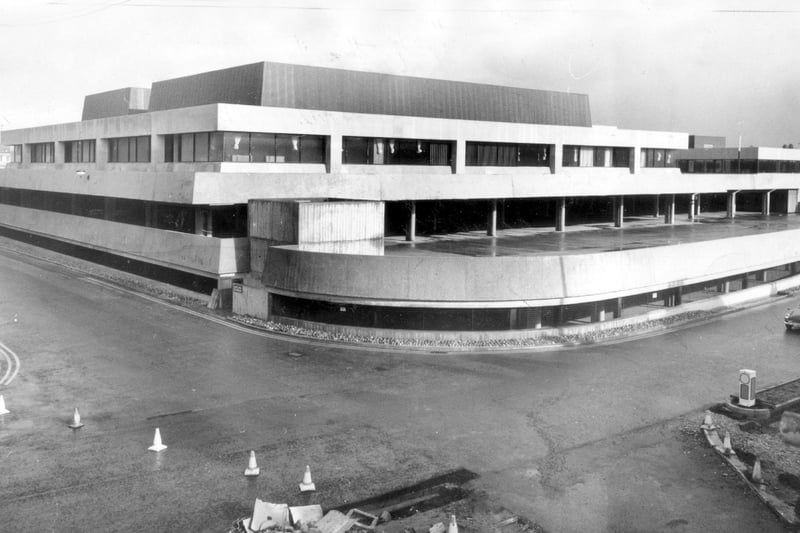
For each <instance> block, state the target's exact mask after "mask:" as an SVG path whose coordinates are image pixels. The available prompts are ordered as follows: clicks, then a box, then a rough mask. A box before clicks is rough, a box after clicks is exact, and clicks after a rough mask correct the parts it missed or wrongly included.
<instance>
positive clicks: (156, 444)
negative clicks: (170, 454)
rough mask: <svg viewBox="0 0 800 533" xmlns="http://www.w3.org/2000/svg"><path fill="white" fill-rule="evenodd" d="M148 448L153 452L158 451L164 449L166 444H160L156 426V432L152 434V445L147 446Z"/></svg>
mask: <svg viewBox="0 0 800 533" xmlns="http://www.w3.org/2000/svg"><path fill="white" fill-rule="evenodd" d="M147 449H148V450H151V451H154V452H160V451H161V450H166V449H167V446H166V444H161V432H160V431H159V430H158V428H156V434H155V435H153V445H152V446H150V447H149V448H147Z"/></svg>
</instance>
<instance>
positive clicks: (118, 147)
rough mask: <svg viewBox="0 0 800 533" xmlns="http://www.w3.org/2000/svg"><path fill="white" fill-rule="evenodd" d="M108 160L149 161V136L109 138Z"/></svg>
mask: <svg viewBox="0 0 800 533" xmlns="http://www.w3.org/2000/svg"><path fill="white" fill-rule="evenodd" d="M108 161H109V162H110V163H149V162H150V136H149V135H141V136H138V137H117V138H114V139H109V140H108Z"/></svg>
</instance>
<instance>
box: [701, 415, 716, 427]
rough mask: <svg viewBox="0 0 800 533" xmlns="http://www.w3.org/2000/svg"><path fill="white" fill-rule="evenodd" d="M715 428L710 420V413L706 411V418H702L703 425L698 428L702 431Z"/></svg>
mask: <svg viewBox="0 0 800 533" xmlns="http://www.w3.org/2000/svg"><path fill="white" fill-rule="evenodd" d="M715 427H716V426H715V425H714V421H713V420H712V419H711V411H706V416H705V418H703V425H702V426H700V428H702V429H706V430H709V431H710V430H712V429H714V428H715Z"/></svg>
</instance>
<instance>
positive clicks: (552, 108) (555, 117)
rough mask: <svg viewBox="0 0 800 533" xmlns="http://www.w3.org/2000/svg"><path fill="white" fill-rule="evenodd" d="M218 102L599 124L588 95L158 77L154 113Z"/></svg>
mask: <svg viewBox="0 0 800 533" xmlns="http://www.w3.org/2000/svg"><path fill="white" fill-rule="evenodd" d="M211 103H229V104H245V105H262V106H271V107H289V108H296V109H318V110H326V111H342V112H350V113H373V114H383V115H401V116H417V117H433V118H450V119H463V120H485V121H495V122H516V123H530V124H558V125H565V126H591V125H592V121H591V113H590V109H589V98H588V96H586V95H584V94H572V93H564V92H556V91H544V90H537V89H523V88H517V87H502V86H498V85H487V84H480V83H468V82H460V81H446V80H435V79H427V78H415V77H408V76H396V75H391V74H378V73H373V72H359V71H353V70H342V69H332V68H324V67H309V66H303V65H290V64H285V63H270V62H265V63H253V64H250V65H244V66H240V67H233V68H228V69H223V70H216V71H212V72H206V73H203V74H196V75H193V76H186V77H183V78H176V79H173V80H166V81H160V82H156V83H154V84H153V91H152V95H151V98H150V110H151V111H160V110H164V109H175V108H180V107H190V106H196V105H203V104H211Z"/></svg>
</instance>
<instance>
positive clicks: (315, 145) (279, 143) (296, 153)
mask: <svg viewBox="0 0 800 533" xmlns="http://www.w3.org/2000/svg"><path fill="white" fill-rule="evenodd" d="M325 147H326V143H325V137H323V136H320V135H291V134H284V133H249V132H231V131H225V132H221V131H214V132H201V133H181V134H176V135H167V136H165V138H164V160H165V161H166V162H183V163H193V162H207V161H213V162H219V161H232V162H246V163H324V162H325Z"/></svg>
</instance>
